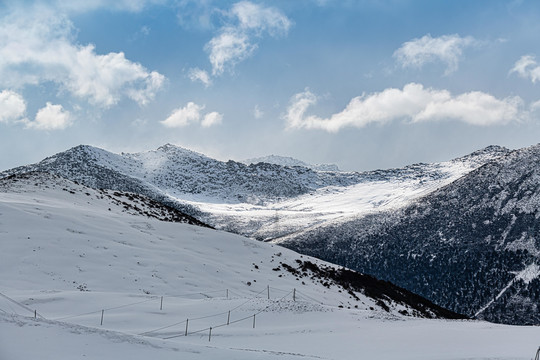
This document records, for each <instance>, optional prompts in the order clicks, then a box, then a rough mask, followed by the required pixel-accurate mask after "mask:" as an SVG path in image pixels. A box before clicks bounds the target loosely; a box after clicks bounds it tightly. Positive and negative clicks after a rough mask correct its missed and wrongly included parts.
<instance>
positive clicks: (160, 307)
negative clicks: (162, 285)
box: [159, 296, 163, 310]
mask: <svg viewBox="0 0 540 360" xmlns="http://www.w3.org/2000/svg"><path fill="white" fill-rule="evenodd" d="M159 310H163V296H162V297H161V304H160V305H159Z"/></svg>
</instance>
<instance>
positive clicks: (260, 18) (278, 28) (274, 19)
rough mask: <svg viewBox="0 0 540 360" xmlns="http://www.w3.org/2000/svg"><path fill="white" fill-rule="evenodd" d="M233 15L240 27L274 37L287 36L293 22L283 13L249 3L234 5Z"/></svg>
mask: <svg viewBox="0 0 540 360" xmlns="http://www.w3.org/2000/svg"><path fill="white" fill-rule="evenodd" d="M231 14H232V15H233V16H234V17H236V18H237V19H238V26H239V27H240V28H241V29H245V30H255V31H256V32H257V33H259V34H260V33H262V32H263V31H265V32H268V33H269V34H270V35H272V36H276V35H285V34H287V32H288V31H289V28H290V27H291V21H290V20H289V19H288V18H287V17H286V16H285V15H283V14H282V13H281V11H279V10H277V9H275V8H270V7H267V8H265V7H262V6H261V5H258V4H254V3H251V2H249V1H241V2H238V3H236V4H234V5H233V7H232V9H231Z"/></svg>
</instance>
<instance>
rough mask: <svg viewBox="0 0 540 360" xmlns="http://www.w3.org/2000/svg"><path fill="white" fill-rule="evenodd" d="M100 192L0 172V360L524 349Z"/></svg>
mask: <svg viewBox="0 0 540 360" xmlns="http://www.w3.org/2000/svg"><path fill="white" fill-rule="evenodd" d="M15 180H16V181H15ZM108 194H111V193H108V192H103V191H98V190H92V189H89V188H86V187H84V186H82V185H77V184H74V183H72V182H69V181H67V180H64V179H61V178H58V177H54V176H49V175H47V174H30V175H27V176H21V177H16V178H11V179H3V180H2V181H1V182H0V243H1V244H2V252H0V273H1V274H2V281H1V287H0V358H1V359H10V360H18V359H33V358H39V359H55V360H62V359H73V358H89V359H118V358H129V359H136V360H138V359H148V358H159V359H172V358H175V359H176V358H179V357H181V358H187V359H208V358H212V359H270V358H272V359H274V358H276V359H278V358H279V359H357V358H358V356H359V354H362V355H364V356H366V358H379V359H391V358H395V357H396V356H397V355H400V354H401V356H400V357H401V358H409V359H422V358H424V359H450V358H453V359H456V358H463V359H465V358H467V359H473V358H486V357H488V356H492V357H493V356H497V358H500V359H526V358H528V357H530V356H532V355H531V354H532V353H533V352H534V350H535V346H536V340H537V338H538V335H540V332H539V330H538V329H537V328H529V327H520V328H514V327H504V326H497V325H491V324H486V323H477V322H464V321H455V322H451V321H441V320H430V321H428V320H417V319H415V318H412V317H411V316H410V315H411V314H417V315H420V314H419V310H414V309H413V308H412V307H411V306H408V305H407V304H398V303H396V302H394V301H391V300H389V299H388V298H379V299H376V298H372V297H369V296H367V295H366V293H368V292H369V291H371V292H373V290H368V288H366V290H365V291H353V292H352V293H351V292H348V291H347V290H346V289H345V288H344V287H343V286H342V285H339V284H338V282H335V281H332V280H331V279H329V278H320V277H318V276H317V274H318V272H317V271H312V269H313V267H312V266H313V265H311V267H310V266H308V267H304V268H303V267H302V266H301V264H304V265H306V264H315V265H317V267H316V269H317V268H318V269H327V270H328V269H330V270H331V269H335V271H338V270H339V268H336V267H334V266H332V265H330V264H327V263H324V262H322V261H319V260H316V259H312V258H309V257H307V256H302V255H299V254H297V253H294V252H292V251H290V250H287V249H283V248H280V247H279V246H277V245H271V244H265V243H260V242H256V241H254V240H250V239H247V238H242V237H240V236H237V235H233V234H228V233H223V232H220V231H216V230H212V229H208V228H205V227H201V226H193V225H188V224H184V223H175V222H170V221H168V222H166V221H159V220H157V219H156V218H152V217H147V216H146V215H144V211H143V212H138V211H136V210H134V209H133V208H134V206H135V205H137V207H139V208H140V209H142V208H144V206H145V205H144V201H143V198H137V197H135V196H132V199H133V200H130V199H129V197H128V196H127V195H126V194H123V195H122V196H121V197H120V199H121V200H122V201H121V202H120V201H118V199H117V198H115V197H114V194H112V195H111V196H107V195H108ZM126 204H130V205H132V206H131V207H130V206H127V208H126ZM154 211H156V212H157V211H158V210H157V209H154ZM287 269H289V270H287ZM291 269H292V270H291ZM304 272H305V273H306V274H305V275H304V274H303V273H304ZM325 283H328V284H326V285H325ZM353 283H354V282H351V284H353ZM378 284H380V285H384V283H378ZM380 285H379V286H380ZM293 289H296V291H294V290H293ZM293 291H294V296H295V298H294V299H293ZM364 292H365V293H364ZM162 297H163V298H162ZM162 299H163V302H162ZM381 301H382V302H383V304H384V305H381ZM340 305H341V306H343V307H340ZM349 307H350V309H348V308H349ZM385 307H388V311H386V310H385V309H384V308H385ZM33 310H37V313H36V319H34V318H33V317H34V312H33ZM102 310H103V312H102ZM229 311H230V312H229ZM405 311H407V313H408V314H409V316H403V315H402V313H404V312H405ZM436 311H438V310H437V309H432V310H429V309H426V314H428V313H431V314H434V312H436ZM102 314H103V323H101V321H102V317H101V316H102ZM229 314H230V317H229ZM253 315H256V326H255V328H253V318H252V316H253ZM186 319H190V320H189V321H188V322H187V323H188V325H189V334H188V336H187V337H186V336H184V334H185V328H186ZM227 319H229V321H230V325H228V326H227V325H226V322H227ZM210 327H213V332H212V334H210V332H209V328H210ZM210 335H211V336H212V337H211V341H209V336H210ZM449 338H451V339H453V341H455V342H458V343H459V344H461V346H458V347H457V348H456V347H455V346H450V345H449V344H448V339H449ZM493 339H497V340H498V341H496V342H495V343H494V341H493ZM28 344H32V346H28ZM388 344H391V345H390V346H389V345H388ZM426 345H427V346H426ZM479 346H480V348H479ZM404 356H405V357H404Z"/></svg>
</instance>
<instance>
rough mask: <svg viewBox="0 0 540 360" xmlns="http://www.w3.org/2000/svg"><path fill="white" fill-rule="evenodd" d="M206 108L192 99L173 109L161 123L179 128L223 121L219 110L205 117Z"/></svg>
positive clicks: (207, 125) (210, 124) (208, 124)
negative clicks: (203, 113)
mask: <svg viewBox="0 0 540 360" xmlns="http://www.w3.org/2000/svg"><path fill="white" fill-rule="evenodd" d="M204 108H205V106H204V105H197V104H195V103H194V102H192V101H190V102H188V103H187V105H186V106H184V107H182V108H178V109H175V110H173V112H172V113H171V115H169V117H168V118H167V119H165V120H163V121H161V124H163V126H165V127H168V128H177V127H185V126H188V125H190V124H199V123H200V125H201V126H202V127H205V128H206V127H210V126H212V125H216V124H220V123H221V121H222V119H223V115H221V114H220V113H218V112H215V111H214V112H210V113H208V114H206V115H205V116H204V117H203V116H202V111H203V110H204ZM201 118H202V121H201Z"/></svg>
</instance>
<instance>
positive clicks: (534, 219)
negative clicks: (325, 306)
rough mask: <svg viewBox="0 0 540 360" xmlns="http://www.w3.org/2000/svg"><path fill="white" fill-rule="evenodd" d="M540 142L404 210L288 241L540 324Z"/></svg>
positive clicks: (477, 307) (501, 318)
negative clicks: (539, 306) (539, 264)
mask: <svg viewBox="0 0 540 360" xmlns="http://www.w3.org/2000/svg"><path fill="white" fill-rule="evenodd" d="M539 218H540V145H536V146H532V147H529V148H525V149H520V150H516V151H513V152H511V153H510V154H508V155H507V156H504V157H502V158H500V159H498V160H494V161H492V162H490V163H488V164H486V165H484V166H482V167H480V168H479V169H477V170H475V171H473V172H471V173H469V174H468V175H466V176H464V177H462V178H461V179H459V180H457V181H455V182H453V183H451V184H450V185H448V186H446V187H443V188H441V189H439V190H437V191H435V192H434V193H431V194H429V195H427V196H426V197H424V198H422V199H420V200H418V201H416V202H415V203H414V204H412V205H410V206H407V207H405V208H403V209H400V210H398V211H395V212H386V213H378V214H373V215H370V216H366V217H363V218H359V219H356V220H353V221H348V222H343V223H339V224H331V225H329V226H322V227H318V228H315V229H313V230H311V231H306V232H303V233H299V234H296V235H292V236H289V237H287V238H285V239H282V240H281V241H280V244H282V245H284V246H286V247H290V248H292V249H294V250H297V251H299V252H302V253H306V254H309V255H312V256H316V257H319V258H322V259H325V260H327V261H330V262H334V263H337V264H340V265H344V266H347V267H350V268H352V269H355V270H358V271H361V272H365V273H369V274H372V275H374V276H376V277H378V278H380V279H384V280H389V281H391V282H393V283H395V284H397V285H399V286H402V287H404V288H406V289H408V290H411V291H413V292H415V293H417V294H420V295H422V296H424V297H426V298H428V299H430V300H432V301H433V302H435V303H436V304H438V305H440V306H443V307H445V308H448V309H451V310H453V311H456V312H459V313H463V314H466V315H469V316H475V315H477V317H478V318H483V319H486V320H489V321H494V322H502V323H508V324H540V311H539V310H540V309H539V308H538V304H539V302H540V280H539V279H538V277H537V276H538V275H539V273H540V268H539V267H538V266H537V264H538V261H539V259H538V256H539V254H540V252H539V249H540V220H539Z"/></svg>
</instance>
